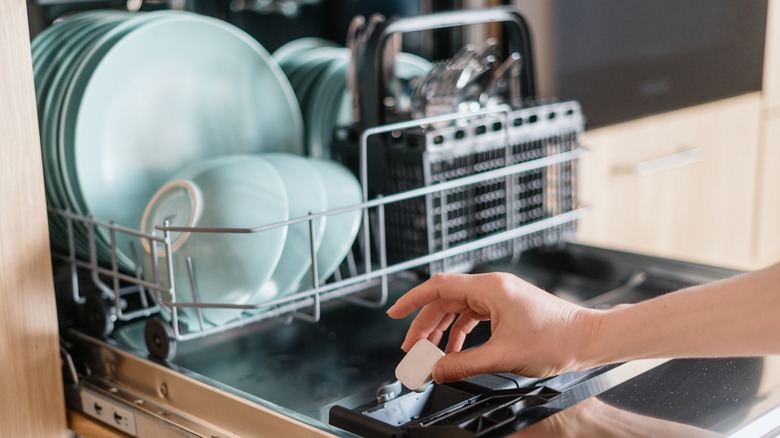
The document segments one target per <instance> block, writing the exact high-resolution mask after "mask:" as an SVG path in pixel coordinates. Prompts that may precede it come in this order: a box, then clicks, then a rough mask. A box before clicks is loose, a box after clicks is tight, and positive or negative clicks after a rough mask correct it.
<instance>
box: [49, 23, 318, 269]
mask: <svg viewBox="0 0 780 438" xmlns="http://www.w3.org/2000/svg"><path fill="white" fill-rule="evenodd" d="M154 14H157V16H158V17H163V16H164V19H159V20H150V21H147V22H144V23H142V25H140V26H137V27H135V28H133V29H131V30H130V31H129V32H127V33H125V34H122V35H119V32H117V33H115V34H114V35H109V34H107V35H106V36H104V37H103V40H104V42H105V44H101V43H99V44H97V45H96V46H95V47H93V49H92V51H91V52H90V53H89V54H88V55H87V58H86V59H85V61H84V62H83V63H82V65H81V66H80V67H79V71H78V72H77V74H76V79H75V80H74V81H73V82H72V83H71V84H70V86H69V88H68V91H67V95H66V101H65V105H64V107H63V116H62V118H61V120H60V130H59V132H60V141H59V154H60V163H61V169H62V171H63V174H64V180H65V183H66V187H67V188H68V190H67V191H68V194H69V196H70V197H71V198H72V199H71V200H70V202H71V203H72V204H74V205H76V206H77V207H78V209H79V210H81V211H85V212H89V213H91V214H93V215H94V216H95V217H98V218H101V219H105V220H112V221H114V222H115V223H117V224H118V225H123V226H126V227H129V228H137V227H138V226H139V223H140V219H141V214H142V213H143V209H144V207H145V205H146V203H147V202H148V201H149V199H150V198H151V196H152V195H153V194H154V192H155V191H156V190H157V189H158V188H159V187H160V186H161V185H162V184H163V182H165V181H166V180H167V179H168V178H169V177H170V176H171V175H172V174H174V173H175V172H176V171H178V170H180V169H181V168H183V167H185V166H186V165H188V164H190V163H192V162H195V161H198V160H201V159H204V158H209V157H216V156H221V155H229V154H236V153H253V152H263V151H286V152H291V153H296V154H300V153H302V151H303V140H302V121H301V116H300V110H299V109H298V106H297V102H296V101H295V97H294V94H293V92H292V90H291V88H290V86H289V83H288V82H287V80H286V78H285V77H284V76H283V74H282V73H281V71H280V70H279V68H278V66H277V65H276V64H275V62H273V60H272V59H271V58H270V56H269V55H268V54H267V52H265V50H264V49H263V48H262V47H261V46H260V45H259V44H258V43H257V42H256V41H255V40H253V39H252V38H251V37H249V36H248V35H246V34H245V33H243V32H242V31H240V30H238V29H237V28H235V27H233V26H231V25H229V24H226V23H224V22H221V21H219V20H216V19H211V18H207V17H201V16H198V15H195V14H189V13H173V12H168V13H162V12H160V13H154ZM149 15H152V14H149ZM126 24H127V23H126ZM114 39H116V41H112V40H114ZM116 237H117V242H118V245H119V250H120V254H119V255H120V256H122V257H123V258H125V259H126V258H127V252H128V244H129V242H131V241H133V240H134V239H133V238H132V237H130V236H127V235H124V234H117V236H116ZM101 239H102V240H103V242H107V241H108V238H107V236H106V235H105V233H102V234H101Z"/></svg>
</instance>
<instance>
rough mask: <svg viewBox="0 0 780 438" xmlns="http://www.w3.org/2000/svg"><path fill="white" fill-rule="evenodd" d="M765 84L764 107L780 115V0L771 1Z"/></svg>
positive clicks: (767, 26) (768, 14)
mask: <svg viewBox="0 0 780 438" xmlns="http://www.w3.org/2000/svg"><path fill="white" fill-rule="evenodd" d="M763 82H764V83H763V86H762V88H763V91H764V107H765V108H766V109H768V110H770V111H772V112H773V113H777V114H778V115H780V0H769V11H768V13H767V23H766V42H765V46H764V81H763Z"/></svg>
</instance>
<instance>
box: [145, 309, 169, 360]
mask: <svg viewBox="0 0 780 438" xmlns="http://www.w3.org/2000/svg"><path fill="white" fill-rule="evenodd" d="M144 339H145V340H146V348H147V349H148V350H149V354H150V355H151V356H152V357H154V358H157V359H162V360H164V361H170V360H173V358H174V357H176V339H175V338H174V337H173V328H172V327H171V326H170V324H168V323H167V322H165V321H163V320H162V318H160V317H157V316H153V317H151V318H149V319H147V320H146V326H145V327H144Z"/></svg>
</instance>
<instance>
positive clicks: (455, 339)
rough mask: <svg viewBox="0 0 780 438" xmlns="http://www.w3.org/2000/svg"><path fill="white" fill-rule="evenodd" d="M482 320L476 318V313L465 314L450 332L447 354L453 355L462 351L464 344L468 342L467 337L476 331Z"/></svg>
mask: <svg viewBox="0 0 780 438" xmlns="http://www.w3.org/2000/svg"><path fill="white" fill-rule="evenodd" d="M479 322H480V319H479V318H477V317H476V316H475V314H474V313H463V314H461V315H460V317H458V320H457V321H455V324H453V325H452V330H450V337H449V340H448V341H447V349H446V350H444V352H445V353H453V352H457V351H460V349H461V348H463V342H465V341H466V336H467V335H468V334H469V333H471V331H472V330H474V327H476V326H477V324H479Z"/></svg>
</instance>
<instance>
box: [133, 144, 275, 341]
mask: <svg viewBox="0 0 780 438" xmlns="http://www.w3.org/2000/svg"><path fill="white" fill-rule="evenodd" d="M288 218H289V203H288V197H287V192H286V189H285V185H284V181H283V180H282V177H281V176H280V175H279V173H278V172H277V171H276V170H275V168H274V166H273V165H271V164H270V163H269V162H268V161H266V160H264V159H262V158H260V157H257V156H248V155H231V156H226V157H220V158H215V159H209V160H205V161H201V162H198V163H196V164H193V165H191V166H189V167H187V168H185V169H184V170H182V171H180V172H178V173H177V174H176V175H175V176H174V177H173V178H172V179H171V180H170V181H169V182H168V183H167V184H165V185H164V186H163V187H162V188H160V189H159V190H158V191H157V193H155V195H154V196H153V197H152V199H151V201H149V203H148V205H147V207H146V209H145V211H144V214H143V217H142V219H141V227H140V228H141V231H143V232H144V233H152V232H156V233H157V234H158V235H159V234H160V230H156V229H155V227H157V226H160V225H164V223H165V221H168V223H169V225H170V226H171V227H196V228H234V229H235V228H239V229H242V228H254V227H258V226H262V225H268V224H272V223H276V222H281V221H285V220H287V219H288ZM287 231H288V230H287V227H286V226H283V227H278V228H273V229H270V230H266V231H261V232H256V233H224V232H196V231H185V232H172V233H171V234H170V255H171V259H172V260H171V262H172V267H173V269H172V271H173V281H172V282H171V279H169V278H168V275H167V269H166V266H167V265H166V263H167V260H166V257H165V252H166V251H165V248H164V247H163V246H162V245H160V244H158V246H157V251H156V254H154V255H152V248H151V246H150V243H149V242H148V240H147V239H144V241H142V247H143V249H144V250H143V256H142V266H143V271H144V276H145V278H146V279H147V280H148V281H151V282H155V281H157V282H158V283H159V284H161V285H162V286H165V287H170V286H171V283H173V286H175V291H176V301H177V302H179V303H182V302H185V303H198V302H199V303H205V304H248V303H250V301H251V300H252V298H253V297H254V296H255V295H256V294H257V293H258V291H260V290H261V288H262V286H263V285H264V284H265V283H266V282H267V281H268V280H269V279H270V277H271V275H272V274H273V272H274V270H275V269H276V267H277V264H278V262H279V259H280V257H281V255H282V250H283V248H284V244H285V240H286V237H287ZM155 257H156V259H157V265H158V268H157V273H158V275H157V276H158V278H157V279H155V278H153V277H154V275H153V274H152V273H153V271H152V263H153V260H154V258H155ZM188 259H189V260H190V261H191V262H192V265H193V270H192V272H193V273H194V278H193V279H194V284H195V287H196V288H197V291H198V294H197V296H196V295H195V293H194V289H193V282H192V281H191V280H190V275H189V269H188V262H187V261H188ZM165 298H167V299H170V296H167V297H165ZM163 307H165V306H163ZM179 310H180V312H178V315H179V318H180V319H181V320H182V321H184V322H185V323H187V324H188V325H189V326H190V328H191V330H197V329H198V328H199V324H198V322H197V319H196V318H197V316H196V315H197V314H196V312H195V311H194V309H192V308H184V307H180V308H179ZM241 313H242V310H241V309H219V308H204V309H203V317H204V319H205V321H206V322H207V323H209V324H212V325H222V324H225V323H227V322H229V321H230V320H232V319H235V318H237V317H238V316H240V314H241ZM163 316H164V317H168V318H170V309H165V308H164V309H163Z"/></svg>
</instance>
